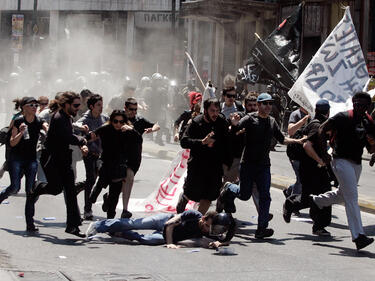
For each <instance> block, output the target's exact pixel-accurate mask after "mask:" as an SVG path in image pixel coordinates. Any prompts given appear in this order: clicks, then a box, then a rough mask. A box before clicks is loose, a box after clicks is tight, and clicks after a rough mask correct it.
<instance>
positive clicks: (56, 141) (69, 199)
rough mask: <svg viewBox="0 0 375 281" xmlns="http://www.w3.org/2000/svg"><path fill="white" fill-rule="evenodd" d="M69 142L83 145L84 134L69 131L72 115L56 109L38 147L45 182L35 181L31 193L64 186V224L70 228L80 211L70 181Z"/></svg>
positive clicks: (54, 190)
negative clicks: (43, 146)
mask: <svg viewBox="0 0 375 281" xmlns="http://www.w3.org/2000/svg"><path fill="white" fill-rule="evenodd" d="M70 144H72V145H83V144H84V138H83V137H80V136H77V135H74V134H73V127H72V118H71V117H70V116H69V115H67V114H66V113H65V112H64V111H63V110H60V111H58V112H56V113H55V114H53V115H52V119H51V123H50V127H49V130H48V133H47V139H46V142H45V146H46V149H44V150H43V151H42V155H41V159H40V162H41V165H42V167H43V170H44V173H45V174H46V178H47V181H48V183H41V184H39V185H38V186H37V187H36V189H35V190H34V193H33V194H34V196H35V197H36V196H39V195H42V194H51V195H58V194H60V193H61V192H62V191H63V190H64V195H65V196H64V199H65V204H66V212H67V220H66V226H67V228H74V227H78V226H79V225H81V215H80V211H79V208H78V203H77V193H76V189H75V185H74V172H73V168H72V150H71V149H69V145H70Z"/></svg>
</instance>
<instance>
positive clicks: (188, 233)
mask: <svg viewBox="0 0 375 281" xmlns="http://www.w3.org/2000/svg"><path fill="white" fill-rule="evenodd" d="M201 217H202V214H201V213H200V212H198V211H195V210H188V211H185V212H183V213H182V214H181V222H180V223H179V224H178V225H176V226H175V227H174V228H173V233H172V238H173V243H174V244H176V243H177V242H178V241H183V240H187V239H192V238H201V237H202V236H203V233H202V231H201V229H200V228H199V220H200V219H201ZM163 235H164V238H165V228H164V232H163Z"/></svg>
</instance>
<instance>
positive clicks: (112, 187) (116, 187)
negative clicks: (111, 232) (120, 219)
mask: <svg viewBox="0 0 375 281" xmlns="http://www.w3.org/2000/svg"><path fill="white" fill-rule="evenodd" d="M121 190H122V181H119V182H111V183H110V184H109V192H108V199H107V203H108V211H107V219H113V218H114V217H115V216H116V206H117V203H118V199H119V196H120V194H121Z"/></svg>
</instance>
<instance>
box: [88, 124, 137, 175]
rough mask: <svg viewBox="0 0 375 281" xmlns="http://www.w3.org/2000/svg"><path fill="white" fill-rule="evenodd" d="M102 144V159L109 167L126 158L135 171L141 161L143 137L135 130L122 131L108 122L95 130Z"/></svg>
mask: <svg viewBox="0 0 375 281" xmlns="http://www.w3.org/2000/svg"><path fill="white" fill-rule="evenodd" d="M95 134H96V135H97V136H99V137H100V140H101V144H102V149H103V152H102V155H101V159H102V160H103V163H104V164H105V165H106V166H107V167H113V166H115V165H118V163H122V162H124V159H126V162H127V165H128V167H130V168H132V170H133V171H134V173H136V172H137V171H138V168H139V165H140V163H141V151H142V148H141V147H142V137H141V136H140V135H139V134H138V132H136V131H135V130H130V131H126V132H122V131H121V130H118V131H117V130H115V128H113V126H112V125H110V124H106V125H103V126H102V127H100V128H98V129H96V130H95Z"/></svg>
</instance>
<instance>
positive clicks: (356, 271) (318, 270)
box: [0, 144, 375, 281]
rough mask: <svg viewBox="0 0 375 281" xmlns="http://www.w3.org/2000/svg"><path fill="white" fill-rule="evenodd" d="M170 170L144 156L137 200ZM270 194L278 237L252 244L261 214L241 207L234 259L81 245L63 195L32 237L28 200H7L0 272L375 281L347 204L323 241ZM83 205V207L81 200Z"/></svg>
mask: <svg viewBox="0 0 375 281" xmlns="http://www.w3.org/2000/svg"><path fill="white" fill-rule="evenodd" d="M146 145H147V144H146ZM1 153H2V152H1V151H0V154H1ZM273 162H274V161H273ZM168 164H169V161H168V160H162V159H159V158H156V157H152V156H150V155H147V154H146V153H145V154H144V157H143V162H142V166H141V169H140V171H139V173H138V174H137V175H136V180H135V185H134V188H133V193H132V197H133V198H143V197H145V196H146V195H148V194H149V193H151V192H152V191H153V190H154V189H155V188H156V186H157V183H158V182H159V180H160V175H162V174H163V173H164V172H165V170H166V169H167V167H168ZM83 175H84V170H83V166H82V165H81V164H79V165H78V178H82V177H83ZM8 182H9V179H8V175H5V176H4V178H3V179H1V180H0V184H1V185H6V184H8ZM22 191H23V188H22ZM271 193H272V199H273V201H272V204H271V212H272V213H273V214H274V219H273V220H272V221H271V224H270V226H271V227H272V228H274V229H275V235H274V236H273V237H272V238H271V239H266V240H257V239H255V238H254V232H255V230H256V223H257V213H256V210H255V207H254V205H253V203H252V200H250V201H248V202H239V201H236V203H237V210H238V211H237V213H236V214H235V217H236V218H237V220H238V225H239V228H238V232H237V234H236V236H235V237H234V239H233V243H232V245H231V247H232V248H233V249H234V251H235V253H236V254H235V255H232V256H221V255H218V254H217V253H216V252H215V251H213V250H210V249H199V248H197V247H196V246H194V245H193V246H189V247H183V248H180V249H177V250H172V249H167V248H165V247H163V246H142V245H137V244H136V243H129V242H127V241H126V240H123V239H118V238H117V239H113V238H110V237H109V236H107V235H105V234H101V235H99V237H98V238H96V239H95V240H93V241H90V242H87V241H85V240H82V239H76V238H75V237H74V236H71V235H68V234H66V233H65V232H64V227H65V204H64V201H63V196H62V195H59V196H56V197H53V196H41V198H40V199H39V201H38V202H37V205H36V216H35V218H36V223H37V225H38V226H39V228H40V234H38V235H35V236H29V235H27V233H26V232H25V222H24V202H25V195H24V193H23V192H20V193H19V195H17V196H14V197H10V198H9V199H8V200H7V201H8V202H9V204H1V205H0V268H2V269H3V271H2V272H3V273H4V272H8V273H10V274H11V275H12V276H13V277H14V280H38V281H39V280H189V281H190V280H205V281H206V280H208V281H209V280H215V281H218V280H371V281H373V280H375V271H374V270H373V262H374V258H375V246H374V245H371V246H369V247H368V248H366V249H365V250H364V251H362V252H357V251H356V250H355V248H354V244H353V243H352V242H351V238H350V233H349V230H348V229H347V226H346V225H347V222H346V216H345V211H344V208H343V207H342V206H336V207H334V208H333V215H334V217H333V222H332V225H331V226H330V227H328V228H327V230H329V231H330V232H331V233H332V235H333V237H332V238H319V237H316V236H313V235H312V233H311V227H312V225H311V222H310V220H309V218H308V215H307V213H306V212H303V213H302V216H301V217H300V218H293V219H292V222H291V223H290V224H286V223H285V222H284V221H283V219H282V202H283V195H282V192H281V191H280V190H278V189H272V191H271ZM79 201H80V206H82V205H83V194H80V196H79ZM120 212H121V210H119V212H118V215H119V214H120ZM94 214H95V218H96V219H102V218H103V217H104V213H103V212H102V211H101V207H100V205H99V204H97V205H95V206H94ZM141 216H143V214H140V213H136V214H134V217H141ZM48 218H49V220H48ZM51 218H52V219H51ZM53 218H55V219H53ZM362 219H363V223H364V225H365V230H366V232H367V234H369V235H370V236H375V226H374V225H373V224H374V221H375V216H374V215H372V214H368V213H362ZM87 226H88V222H84V225H83V226H82V229H83V230H85V229H86V228H87ZM4 270H5V271H4ZM20 272H24V277H22V278H21V277H17V276H18V274H19V273H20ZM0 273H1V271H0ZM0 276H1V274H0Z"/></svg>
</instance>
